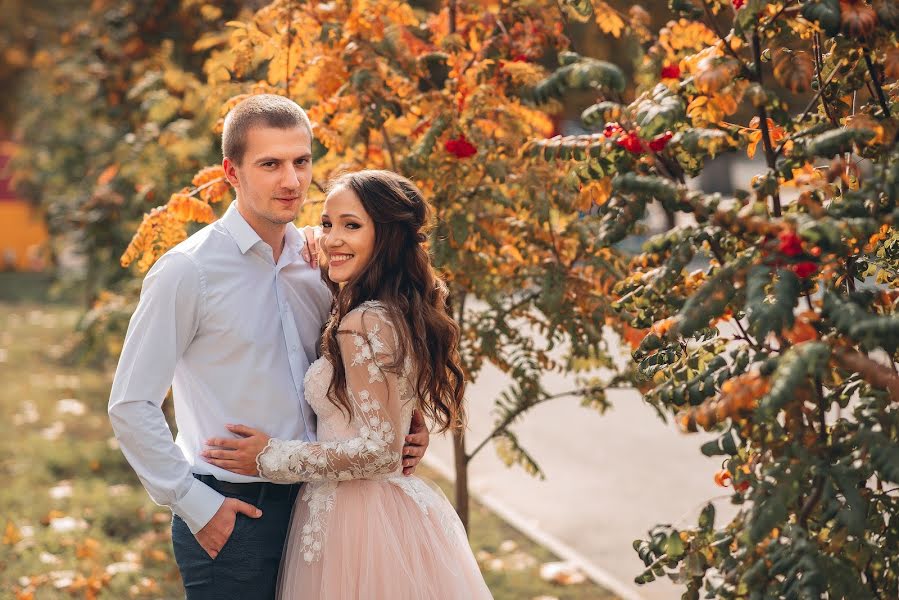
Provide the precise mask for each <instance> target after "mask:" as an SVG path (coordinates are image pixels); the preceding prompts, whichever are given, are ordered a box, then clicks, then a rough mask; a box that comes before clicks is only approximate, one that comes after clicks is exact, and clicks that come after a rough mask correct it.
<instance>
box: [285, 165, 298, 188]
mask: <svg viewBox="0 0 899 600" xmlns="http://www.w3.org/2000/svg"><path fill="white" fill-rule="evenodd" d="M285 171H286V172H285V174H284V176H283V177H282V178H281V185H282V186H283V187H285V188H291V189H293V188H296V187H299V185H300V178H299V177H297V172H296V170H295V169H293V168H290V169H285Z"/></svg>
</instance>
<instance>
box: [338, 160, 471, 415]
mask: <svg viewBox="0 0 899 600" xmlns="http://www.w3.org/2000/svg"><path fill="white" fill-rule="evenodd" d="M339 188H345V189H349V190H352V191H353V193H355V194H356V197H357V198H359V200H360V202H361V203H362V206H363V208H364V209H365V212H366V213H368V216H369V217H370V218H371V220H372V221H373V222H374V226H375V245H374V250H373V252H372V256H371V259H370V261H369V263H368V264H367V265H365V267H364V268H363V269H362V270H361V271H360V272H359V273H358V274H357V275H356V276H355V277H354V278H353V279H351V280H350V281H348V282H346V284H345V285H342V286H341V285H338V284H335V283H334V282H332V281H331V280H330V279H329V278H328V274H327V267H323V269H322V277H323V279H324V281H325V283H326V284H327V285H328V286H329V287H330V288H331V290H332V292H334V297H335V300H334V307H333V311H332V314H331V318H330V320H329V321H328V323H327V325H326V326H325V332H324V335H323V340H322V347H323V351H324V355H325V356H326V357H327V359H328V361H330V363H331V365H332V366H333V367H334V377H333V378H332V380H331V385H330V387H329V389H328V398H329V400H330V401H331V402H332V403H334V404H335V406H337V407H338V408H340V409H341V410H343V411H345V412H346V413H347V414H348V415H349V416H352V414H353V409H352V405H351V404H350V402H349V398H348V395H347V383H346V369H344V366H343V360H342V359H341V355H340V346H339V344H338V329H339V326H340V322H341V321H342V320H343V318H344V317H345V316H346V314H347V313H348V312H350V311H351V310H353V309H354V308H356V307H357V306H359V305H360V304H362V303H363V302H366V301H369V300H377V301H380V302H381V303H382V304H383V305H384V307H385V308H386V310H387V311H388V315H389V317H390V320H391V322H392V323H394V325H395V327H396V328H397V333H398V338H399V347H398V353H397V354H398V355H397V357H396V360H395V361H394V362H393V364H392V365H388V366H387V368H389V369H391V370H392V369H399V368H401V367H402V365H403V364H404V363H405V359H406V357H407V356H412V357H414V360H413V361H412V362H413V364H414V365H415V369H416V371H417V374H418V380H417V383H416V391H417V395H418V398H419V399H420V405H421V407H422V410H423V412H424V414H425V415H426V416H427V417H428V418H429V419H430V420H431V421H432V422H433V423H434V424H436V425H437V428H438V430H439V431H446V430H447V429H458V428H461V427H463V426H464V423H465V412H464V407H463V402H462V399H463V395H464V392H465V378H464V374H463V371H462V367H461V361H460V358H459V352H458V347H459V337H460V332H459V326H458V325H457V324H456V322H455V321H454V320H453V319H452V318H451V317H450V316H449V314H448V312H447V295H448V292H447V287H446V284H445V283H444V282H443V280H442V279H441V278H440V276H439V275H438V274H437V272H436V271H435V270H434V267H433V266H432V265H431V261H430V258H429V257H428V253H427V252H426V250H425V248H424V246H423V244H424V242H425V241H426V240H427V235H426V232H427V229H428V227H429V226H430V220H431V216H432V210H431V207H430V206H429V205H428V203H427V202H426V201H425V199H424V197H423V196H422V194H421V191H420V190H419V189H418V188H417V187H416V186H415V184H413V183H412V182H411V181H409V180H408V179H406V178H405V177H402V176H400V175H397V174H396V173H392V172H390V171H380V170H366V171H358V172H355V173H347V174H344V175H341V176H340V177H338V178H337V179H335V180H334V181H333V182H332V183H331V186H330V193H334V191H335V190H337V189H339Z"/></svg>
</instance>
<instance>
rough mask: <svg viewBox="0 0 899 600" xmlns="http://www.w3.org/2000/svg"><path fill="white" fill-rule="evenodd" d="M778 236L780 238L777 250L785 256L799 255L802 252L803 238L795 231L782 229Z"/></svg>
mask: <svg viewBox="0 0 899 600" xmlns="http://www.w3.org/2000/svg"><path fill="white" fill-rule="evenodd" d="M777 238H778V239H779V240H780V244H779V245H778V246H777V251H778V252H780V253H781V254H783V255H784V256H799V255H800V254H802V238H800V237H799V236H798V235H796V232H795V231H791V230H787V231H782V232H781V233H780V235H778V236H777Z"/></svg>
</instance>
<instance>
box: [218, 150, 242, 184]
mask: <svg viewBox="0 0 899 600" xmlns="http://www.w3.org/2000/svg"><path fill="white" fill-rule="evenodd" d="M222 169H223V170H224V171H225V177H226V178H227V179H228V183H230V184H231V185H233V186H234V187H235V188H239V187H240V180H239V179H238V178H237V165H236V164H234V161H232V160H231V159H230V158H228V157H227V156H226V157H225V158H223V159H222Z"/></svg>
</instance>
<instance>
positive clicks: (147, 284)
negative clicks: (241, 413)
mask: <svg viewBox="0 0 899 600" xmlns="http://www.w3.org/2000/svg"><path fill="white" fill-rule="evenodd" d="M204 297H205V284H204V281H203V277H202V274H201V272H200V270H199V268H198V267H197V265H196V264H194V262H193V260H191V259H190V258H189V257H187V256H185V255H184V254H181V253H178V252H168V253H167V254H165V255H164V256H163V257H162V258H160V259H159V260H158V261H157V262H156V264H155V265H154V266H153V268H152V269H150V272H149V273H148V274H147V276H146V278H145V279H144V284H143V288H142V289H141V296H140V301H139V303H138V306H137V309H136V310H135V312H134V315H133V316H132V317H131V322H130V323H129V325H128V332H127V334H126V335H125V343H124V346H123V347H122V354H121V356H120V358H119V364H118V367H117V368H116V373H115V378H114V380H113V384H112V391H111V392H110V397H109V417H110V421H111V423H112V427H113V430H114V431H115V435H116V438H117V439H118V441H119V445H120V447H121V449H122V452H123V454H124V455H125V458H126V459H127V460H128V462H129V463H130V464H131V466H132V468H133V469H134V471H135V473H137V476H138V478H140V480H141V483H143V485H144V487H145V488H146V490H147V492H148V493H149V494H150V497H151V498H152V499H153V501H154V502H156V503H157V504H160V505H163V506H168V507H169V508H171V509H172V510H173V511H174V512H175V513H176V514H178V516H180V517H181V518H182V519H184V521H185V522H186V523H187V524H188V527H190V530H191V531H192V532H194V533H196V532H197V531H199V530H200V529H202V528H203V527H204V526H205V525H206V523H208V522H209V519H211V518H212V516H213V515H214V514H215V513H216V511H217V510H218V509H219V507H220V506H221V504H222V502H224V497H223V496H222V495H221V494H219V493H218V492H216V491H214V490H213V489H212V488H210V487H209V486H207V485H205V484H203V483H202V482H200V481H198V480H197V479H195V478H194V477H193V474H192V472H191V467H190V463H189V462H188V461H187V460H186V459H185V458H184V455H183V454H182V452H181V449H180V448H178V446H177V445H176V444H175V442H174V440H173V438H172V432H171V430H170V429H169V427H168V424H167V423H166V420H165V416H164V415H163V413H162V410H161V407H162V403H163V401H164V400H165V396H166V394H167V392H168V390H169V388H170V387H171V385H172V379H173V378H174V374H175V366H176V365H177V363H178V361H179V359H180V358H181V356H182V355H183V354H184V352H185V350H186V349H187V347H188V346H189V345H190V342H191V340H192V339H193V337H194V336H195V335H196V332H197V328H198V325H199V315H200V312H201V310H202V306H203V302H204Z"/></svg>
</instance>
